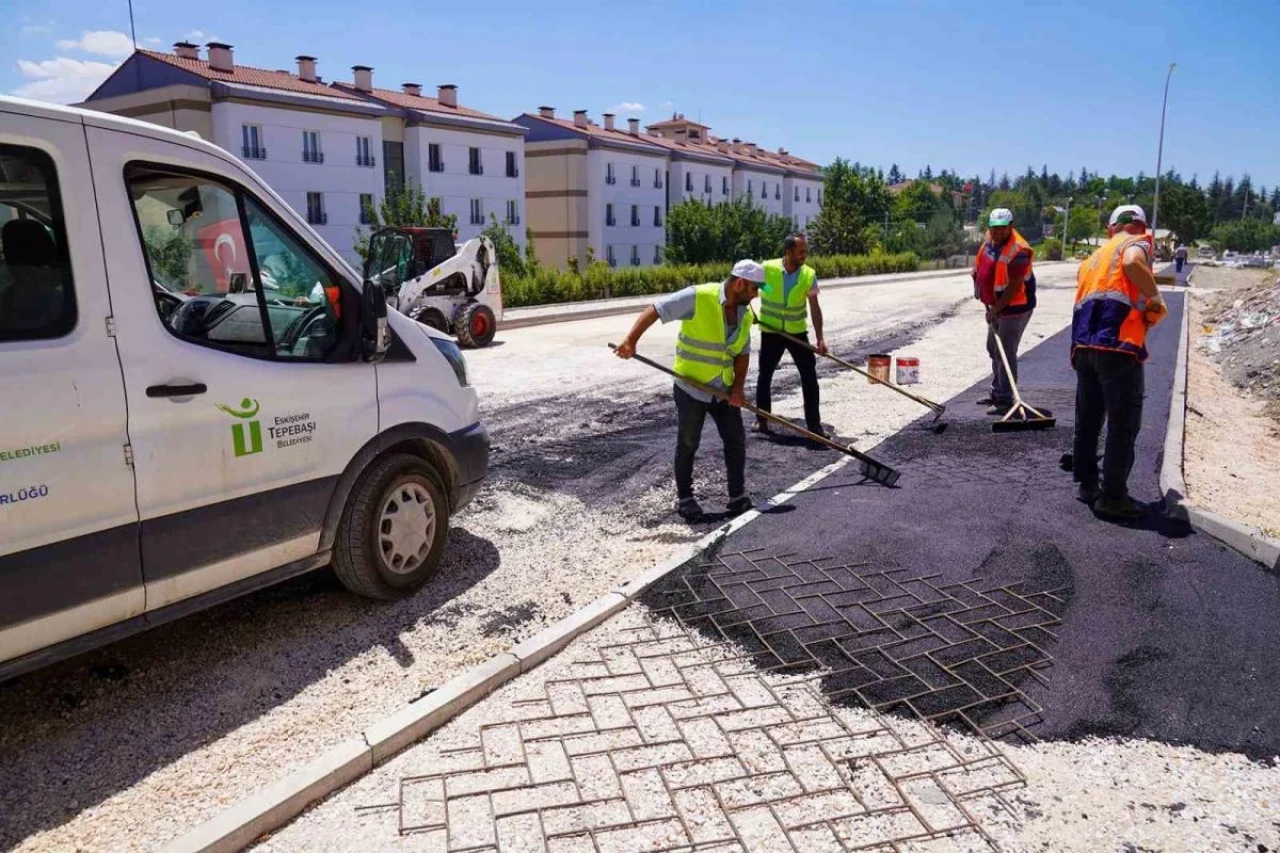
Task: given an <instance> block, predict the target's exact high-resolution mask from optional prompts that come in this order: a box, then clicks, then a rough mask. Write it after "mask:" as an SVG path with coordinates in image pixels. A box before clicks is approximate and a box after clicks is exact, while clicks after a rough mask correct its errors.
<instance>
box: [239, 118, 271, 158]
mask: <svg viewBox="0 0 1280 853" xmlns="http://www.w3.org/2000/svg"><path fill="white" fill-rule="evenodd" d="M240 141H241V143H243V144H242V147H241V149H240V153H241V154H243V155H244V159H245V160H265V159H267V149H265V148H263V147H262V128H260V127H258V126H257V125H256V124H242V125H240Z"/></svg>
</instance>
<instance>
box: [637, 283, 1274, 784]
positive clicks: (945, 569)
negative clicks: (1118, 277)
mask: <svg viewBox="0 0 1280 853" xmlns="http://www.w3.org/2000/svg"><path fill="white" fill-rule="evenodd" d="M1167 298H1168V301H1169V305H1170V315H1169V317H1168V318H1167V319H1166V321H1165V322H1164V323H1162V324H1161V325H1160V326H1158V327H1156V329H1155V330H1153V332H1152V333H1151V335H1150V339H1149V347H1150V350H1151V359H1150V361H1149V362H1148V365H1147V368H1146V403H1145V406H1144V412H1143V426H1142V431H1141V433H1140V435H1139V438H1138V446H1137V461H1136V464H1135V467H1134V471H1133V474H1132V477H1131V480H1130V490H1131V492H1132V493H1133V495H1134V497H1135V498H1136V499H1138V500H1143V501H1150V502H1153V503H1154V502H1157V501H1158V500H1159V489H1158V478H1159V470H1160V464H1161V455H1162V448H1163V443H1164V438H1165V428H1166V424H1167V421H1168V410H1169V401H1170V396H1171V390H1172V385H1173V374H1174V365H1175V361H1176V356H1177V350H1178V332H1179V327H1180V321H1181V312H1182V310H1183V304H1184V298H1185V292H1182V291H1175V292H1173V293H1170V294H1168V295H1167ZM973 346H974V347H982V346H983V341H982V339H981V338H975V340H974V341H973ZM1068 346H1069V330H1064V331H1063V332H1062V333H1060V334H1058V335H1056V336H1054V337H1053V338H1050V339H1048V340H1046V341H1045V342H1044V343H1042V344H1041V345H1040V346H1038V347H1036V348H1035V349H1034V350H1032V351H1031V352H1030V353H1028V354H1024V355H1023V357H1022V360H1021V367H1020V373H1021V378H1022V382H1021V387H1022V390H1023V393H1024V397H1025V398H1026V399H1027V400H1028V402H1030V403H1032V404H1033V405H1037V406H1046V407H1048V408H1050V409H1051V410H1052V411H1053V414H1054V416H1055V417H1056V418H1057V427H1056V428H1055V429H1051V430H1044V431H1038V432H1020V433H1007V434H994V433H993V432H992V431H991V429H990V423H989V422H990V420H991V419H990V418H988V417H986V415H985V414H984V408H983V407H981V406H978V405H975V404H974V401H975V400H977V399H978V398H979V397H981V396H984V393H985V390H986V385H987V383H986V381H984V382H981V383H978V384H977V385H975V386H974V387H972V388H971V389H969V390H968V391H966V392H965V393H963V394H960V395H959V396H957V397H956V398H955V399H953V400H952V401H950V402H949V403H948V412H947V417H948V419H949V420H950V422H951V425H950V427H949V428H948V429H947V431H945V432H944V433H942V434H940V435H934V434H931V433H928V432H925V431H923V430H921V429H920V428H919V424H916V425H913V427H910V428H908V429H906V430H904V431H903V432H901V433H899V434H897V435H895V436H894V437H892V438H890V439H889V440H887V441H885V442H884V443H883V444H881V445H880V446H879V447H876V448H873V449H872V450H871V452H872V454H873V455H874V456H876V457H877V458H879V459H882V460H883V461H886V462H890V463H892V464H894V465H896V466H897V467H899V468H900V469H901V471H902V478H901V480H900V481H899V482H898V484H897V487H896V488H893V489H886V488H884V487H881V486H876V485H868V484H866V483H860V482H859V477H858V476H857V475H856V474H855V473H854V472H855V470H856V469H855V467H854V466H852V465H851V466H849V467H847V468H845V469H842V470H841V471H840V472H838V473H837V474H836V475H833V476H832V477H829V478H828V479H827V480H825V481H823V482H822V483H820V484H819V485H818V486H817V487H815V488H814V489H812V490H810V491H809V492H807V493H805V494H804V495H801V496H799V497H798V498H796V499H795V500H794V502H793V503H794V506H795V510H794V511H791V512H787V513H782V514H777V515H771V516H766V517H764V518H761V519H759V520H757V521H756V522H754V523H752V524H750V525H748V526H747V527H745V528H744V529H742V530H741V531H739V532H737V533H735V534H733V535H732V536H730V537H729V538H728V540H727V541H726V542H725V543H724V544H723V546H722V547H721V548H720V549H719V550H720V552H722V553H735V552H744V551H750V550H752V549H761V551H760V553H761V554H765V555H787V554H790V555H792V556H791V557H788V558H787V559H788V560H791V561H795V560H802V559H812V560H819V559H820V558H830V559H832V560H835V561H837V562H839V563H845V564H851V563H864V562H865V563H866V564H867V565H868V566H869V567H870V568H868V569H867V571H875V570H882V569H883V570H888V569H894V568H897V569H901V570H902V571H901V574H900V577H921V576H926V575H940V577H939V578H938V579H937V580H936V581H935V582H934V583H935V585H942V584H959V583H961V582H970V583H971V584H973V585H975V586H980V587H984V588H986V587H992V586H1001V585H1007V584H1017V585H1018V588H1019V589H1020V590H1022V591H1024V592H1025V593H1028V594H1031V595H1035V594H1037V593H1041V592H1046V591H1055V598H1054V599H1053V600H1054V601H1056V602H1057V603H1058V605H1059V606H1058V607H1050V608H1048V609H1049V610H1053V611H1054V615H1055V616H1057V617H1059V618H1061V625H1060V626H1057V627H1056V628H1054V629H1053V631H1054V633H1055V634H1056V639H1054V640H1050V641H1047V642H1046V643H1045V645H1044V650H1045V652H1047V654H1048V655H1050V656H1052V659H1053V660H1052V664H1051V665H1050V666H1048V667H1047V668H1045V669H1043V670H1039V672H1040V674H1041V675H1042V676H1043V678H1044V681H1043V682H1042V681H1039V680H1037V679H1035V678H1021V680H1020V681H1019V683H1018V689H1020V690H1022V691H1023V692H1024V693H1025V695H1026V696H1027V697H1028V698H1030V699H1031V700H1032V701H1033V702H1035V703H1037V704H1038V705H1040V706H1042V707H1043V713H1042V714H1041V715H1040V717H1039V718H1038V719H1037V720H1036V721H1035V722H1034V724H1033V725H1032V726H1030V728H1029V730H1030V732H1031V733H1032V734H1034V735H1035V736H1036V737H1038V738H1040V739H1044V740H1051V739H1077V738H1080V737H1083V736H1087V735H1123V736H1137V737H1143V738H1150V739H1156V740H1161V741H1166V742H1171V743H1189V744H1194V745H1196V746H1198V747H1201V748H1204V749H1207V750H1212V751H1219V750H1225V751H1231V752H1238V753H1243V754H1245V755H1248V756H1249V757H1251V758H1253V759H1255V760H1270V759H1272V757H1274V756H1278V755H1280V578H1278V577H1276V576H1274V575H1271V574H1268V573H1267V572H1265V571H1264V570H1263V569H1262V568H1261V567H1260V566H1258V565H1257V564H1255V563H1253V562H1251V561H1249V560H1248V559H1246V558H1244V557H1242V556H1240V555H1238V554H1236V553H1235V552H1233V551H1230V550H1229V549H1227V548H1225V547H1224V546H1222V545H1220V544H1218V543H1217V542H1216V541H1215V540H1213V539H1212V538H1210V537H1208V536H1205V535H1201V534H1199V533H1196V532H1194V531H1192V530H1191V529H1190V528H1188V527H1186V526H1185V525H1181V524H1178V523H1174V522H1171V521H1168V520H1165V519H1164V517H1163V516H1162V515H1161V514H1160V513H1159V511H1158V510H1159V507H1158V505H1157V506H1153V508H1152V514H1151V516H1150V517H1149V518H1148V519H1147V520H1146V521H1144V522H1141V523H1135V524H1127V525H1126V524H1117V523H1111V522H1107V521H1104V520H1101V519H1098V518H1096V517H1095V516H1094V515H1093V513H1092V512H1091V510H1090V509H1089V507H1088V506H1086V505H1085V504H1083V503H1081V502H1079V501H1078V500H1076V498H1075V488H1074V484H1073V482H1072V478H1071V474H1070V473H1068V472H1066V471H1064V470H1063V469H1062V468H1061V467H1060V460H1061V457H1062V455H1063V454H1064V453H1066V452H1068V451H1069V450H1070V449H1071V439H1072V422H1073V397H1074V374H1073V372H1072V370H1071V367H1070V364H1069V362H1068V357H1067V352H1068ZM922 370H923V371H924V374H925V376H926V377H927V375H928V370H929V365H928V364H924V365H922ZM823 381H824V382H832V381H839V382H847V381H862V380H859V379H855V378H846V377H843V376H841V377H838V378H824V380H823ZM886 393H888V392H886ZM837 426H838V427H841V426H844V425H839V424H837ZM842 431H844V432H852V431H853V430H852V429H845V430H842ZM748 453H749V460H751V461H754V463H755V464H760V456H759V454H756V453H755V452H754V450H753V448H752V447H751V446H749V450H748ZM829 458H834V454H829ZM811 460H812V456H809V457H806V458H804V459H799V458H797V459H796V460H795V463H794V464H795V465H797V466H798V467H797V468H796V469H795V470H794V471H793V472H792V476H791V479H792V480H798V479H800V477H801V476H803V474H804V473H806V471H807V470H812V467H813V466H812V465H811V464H810V462H811ZM768 461H769V463H770V464H773V459H769V460H768ZM749 464H751V462H750V461H749ZM802 465H809V467H808V468H803V467H799V466H802ZM766 479H769V480H771V481H772V480H774V479H776V478H775V477H773V476H772V472H771V474H770V476H769V477H768V478H766ZM784 479H785V478H784ZM721 571H722V572H728V573H729V574H732V571H733V570H732V569H724V568H723V567H722V569H721ZM743 571H745V572H748V573H751V572H752V571H753V570H751V569H744V570H743ZM691 575H692V576H696V575H697V569H694V568H692V567H685V568H683V569H680V570H677V572H676V573H674V574H673V575H671V576H669V577H668V579H667V580H666V581H665V582H664V583H663V584H660V585H659V586H658V587H657V588H655V590H654V591H652V592H651V593H650V595H649V596H648V597H647V598H646V602H647V603H648V604H649V605H650V606H653V607H656V608H659V609H661V608H663V607H667V608H674V609H672V610H671V612H673V613H676V612H694V610H689V609H688V606H689V602H690V600H691V599H692V598H697V597H698V596H699V595H702V594H703V593H700V592H698V590H699V589H705V588H706V587H707V584H706V578H705V577H693V579H692V581H690V577H691ZM758 575H759V573H758V572H756V574H755V575H752V576H751V577H750V578H747V577H745V576H744V580H745V582H747V583H748V584H750V583H755V582H756V577H757V576H758ZM682 576H683V579H682ZM699 584H701V586H699ZM780 586H784V584H783V583H782V582H781V581H777V580H774V581H773V582H772V584H771V586H770V588H769V589H768V590H766V591H765V592H764V593H763V594H761V595H760V596H759V597H758V598H753V599H752V600H753V601H761V602H767V601H768V600H769V598H768V597H769V595H771V594H772V595H776V593H777V592H778V588H779V587H780ZM717 588H720V589H723V588H724V578H723V576H722V577H721V579H720V580H718V581H717ZM832 588H833V589H834V587H832ZM691 589H692V590H694V591H693V592H690V590H691ZM678 590H683V591H682V592H680V591H678ZM841 594H843V595H845V596H846V598H847V599H848V600H849V601H850V604H849V608H850V612H847V613H845V614H843V617H844V618H845V619H847V621H848V625H849V626H853V625H854V623H855V619H854V618H853V616H852V615H850V614H851V612H852V610H853V609H856V608H858V607H861V605H860V604H859V603H858V602H856V601H854V600H853V598H850V597H849V596H850V595H851V594H849V593H841ZM706 595H708V596H711V597H715V596H720V598H719V599H718V600H717V603H716V604H715V605H714V606H712V605H708V604H707V603H706V602H702V603H701V604H700V605H698V607H696V608H695V610H696V611H697V612H700V613H704V614H705V613H706V612H707V611H708V610H714V609H716V608H719V609H720V610H721V611H722V612H721V613H720V614H717V616H716V617H715V618H716V621H717V624H720V625H722V626H723V625H724V624H728V623H735V624H734V632H736V634H734V632H730V635H731V637H732V638H735V639H737V640H739V641H743V640H744V639H745V640H746V641H747V642H748V645H755V646H758V647H762V644H761V643H759V642H758V638H759V637H765V643H764V644H765V645H768V646H770V647H777V646H778V644H779V643H782V640H783V638H784V636H783V635H785V634H786V633H787V632H786V631H781V632H780V633H772V634H771V633H769V631H776V630H777V629H778V628H780V627H786V626H785V625H784V624H783V623H782V622H779V621H778V620H777V619H776V618H770V608H771V607H773V608H775V609H776V608H778V607H779V605H769V604H762V605H760V606H758V607H757V608H756V609H755V611H754V612H748V611H747V610H745V609H744V610H740V611H739V612H738V613H737V614H736V616H729V615H727V614H725V613H723V607H724V601H725V600H726V598H725V596H724V593H723V592H717V593H707V594H706ZM681 596H683V597H681ZM732 597H733V596H731V595H730V596H728V598H732ZM835 606H836V610H837V611H838V610H839V608H840V605H839V604H838V603H837V604H836V605H835ZM681 607H685V608H686V609H685V610H684V611H681V609H680V608H681ZM781 608H782V609H789V610H792V611H794V612H793V613H791V614H788V615H791V616H794V615H795V614H796V613H800V612H801V610H802V608H801V607H797V606H793V605H790V604H787V605H781ZM803 609H804V610H807V611H809V612H810V616H809V617H807V618H808V619H809V621H810V622H812V623H816V621H818V620H819V616H817V615H813V611H814V608H813V607H811V606H809V605H805V606H804V608H803ZM824 612H825V613H826V617H827V618H830V616H831V612H830V611H829V610H828V609H826V608H825V607H824ZM802 615H803V614H802ZM762 626H765V627H767V628H768V629H769V630H768V631H766V630H765V627H762ZM917 627H918V626H917ZM797 638H798V640H797V641H798V642H799V643H804V642H807V640H806V638H805V637H804V636H801V635H791V636H787V637H785V639H786V640H787V641H791V640H792V639H797ZM783 645H786V644H785V643H783ZM758 650H759V649H758V648H757V649H753V651H758ZM783 657H784V658H785V655H784V656H783ZM822 662H823V663H827V664H828V665H830V663H829V662H828V661H822ZM916 683H917V684H918V683H919V682H916ZM843 686H847V685H843ZM880 686H883V685H880ZM841 687H842V685H839V684H834V683H833V684H831V685H830V690H831V692H832V693H833V694H836V693H840V688H841ZM842 695H843V694H842Z"/></svg>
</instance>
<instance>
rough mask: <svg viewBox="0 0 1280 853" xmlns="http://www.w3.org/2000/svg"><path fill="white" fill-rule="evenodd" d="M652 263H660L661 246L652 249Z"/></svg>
mask: <svg viewBox="0 0 1280 853" xmlns="http://www.w3.org/2000/svg"><path fill="white" fill-rule="evenodd" d="M653 262H654V263H655V264H660V263H662V247H661V246H654V247H653Z"/></svg>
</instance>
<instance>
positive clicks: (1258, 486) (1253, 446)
mask: <svg viewBox="0 0 1280 853" xmlns="http://www.w3.org/2000/svg"><path fill="white" fill-rule="evenodd" d="M1274 282H1275V278H1274V274H1272V273H1266V272H1260V271H1256V270H1232V269H1225V268H1221V267H1198V268H1197V269H1196V271H1195V273H1194V277H1193V284H1194V287H1193V289H1192V291H1191V297H1192V299H1191V324H1190V328H1191V343H1192V344H1193V346H1191V348H1190V352H1189V353H1188V359H1187V421H1186V423H1187V427H1186V445H1185V451H1184V459H1183V467H1184V476H1185V479H1186V483H1187V491H1188V497H1190V499H1191V500H1192V501H1194V502H1195V503H1197V504H1199V505H1201V506H1203V507H1205V508H1206V509H1209V510H1211V511H1213V512H1216V513H1218V514H1220V515H1223V516H1225V517H1227V518H1233V519H1237V520H1239V521H1242V522H1244V523H1245V524H1248V525H1249V526H1251V527H1254V528H1256V529H1258V530H1260V531H1262V532H1263V533H1264V534H1266V535H1268V536H1272V537H1280V490H1278V489H1277V488H1276V485H1275V484H1276V483H1280V325H1272V326H1271V327H1270V332H1269V333H1268V332H1266V331H1263V330H1258V331H1255V332H1253V333H1252V334H1249V333H1246V334H1244V335H1239V336H1238V337H1236V339H1235V340H1227V341H1223V339H1222V337H1221V321H1222V319H1223V314H1224V312H1229V311H1231V310H1232V308H1233V306H1234V305H1235V304H1236V303H1237V302H1238V301H1239V302H1244V301H1245V300H1247V299H1249V298H1250V297H1251V296H1253V297H1256V296H1257V295H1259V294H1258V291H1259V289H1260V288H1267V289H1269V290H1271V291H1274V292H1275V293H1276V294H1277V303H1278V304H1280V284H1277V283H1274ZM1235 313H1237V314H1238V313H1239V312H1235ZM1210 330H1212V331H1210ZM1214 333H1217V334H1216V335H1215V334H1214ZM1268 334H1269V338H1268ZM1211 342H1213V343H1214V344H1215V346H1213V347H1209V346H1207V344H1209V343H1211ZM1264 342H1265V343H1264ZM1214 349H1216V350H1217V352H1216V353H1214V352H1213V350H1214ZM1268 359H1269V361H1270V362H1271V365H1268V364H1265V363H1264V362H1266V361H1267V360H1268ZM1268 369H1269V370H1270V371H1271V373H1272V374H1274V376H1275V381H1274V382H1273V383H1272V385H1271V386H1270V387H1267V386H1263V385H1259V384H1257V381H1258V376H1254V377H1252V378H1251V377H1249V376H1248V373H1249V372H1250V371H1252V372H1255V373H1257V374H1259V375H1260V374H1262V373H1264V372H1266V371H1267V370H1268Z"/></svg>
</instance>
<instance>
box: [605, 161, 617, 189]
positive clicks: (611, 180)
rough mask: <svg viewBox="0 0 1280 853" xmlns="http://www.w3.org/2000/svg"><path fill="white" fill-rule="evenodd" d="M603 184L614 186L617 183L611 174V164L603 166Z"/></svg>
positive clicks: (614, 176)
mask: <svg viewBox="0 0 1280 853" xmlns="http://www.w3.org/2000/svg"><path fill="white" fill-rule="evenodd" d="M604 182H605V183H606V184H616V183H617V182H618V176H617V175H615V174H614V173H613V164H612V163H606V164H605V170H604Z"/></svg>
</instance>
